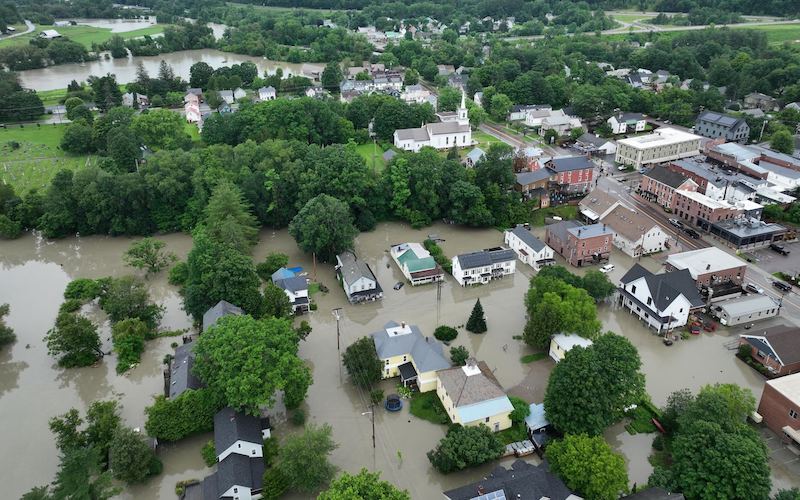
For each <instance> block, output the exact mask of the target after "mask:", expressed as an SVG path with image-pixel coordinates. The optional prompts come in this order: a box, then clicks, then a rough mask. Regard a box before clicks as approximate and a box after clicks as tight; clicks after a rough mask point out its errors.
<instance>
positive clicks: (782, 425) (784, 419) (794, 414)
mask: <svg viewBox="0 0 800 500" xmlns="http://www.w3.org/2000/svg"><path fill="white" fill-rule="evenodd" d="M757 411H758V414H759V415H761V417H763V419H764V424H765V425H766V426H767V427H769V428H770V429H771V430H772V431H773V432H775V433H776V434H777V435H779V436H781V437H782V438H783V440H784V442H787V443H792V444H795V445H800V373H795V374H793V375H787V376H785V377H780V378H776V379H773V380H767V381H766V383H764V390H763V392H762V393H761V401H760V402H759V403H758V410H757Z"/></svg>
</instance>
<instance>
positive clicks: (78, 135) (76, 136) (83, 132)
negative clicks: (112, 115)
mask: <svg viewBox="0 0 800 500" xmlns="http://www.w3.org/2000/svg"><path fill="white" fill-rule="evenodd" d="M60 144H61V149H63V150H64V151H66V152H68V153H74V154H86V153H91V152H92V151H94V142H93V141H92V127H90V126H89V125H87V124H86V123H84V122H74V123H70V124H69V125H68V126H67V129H66V130H65V131H64V135H63V136H62V137H61V143H60Z"/></svg>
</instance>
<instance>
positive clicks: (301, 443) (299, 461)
mask: <svg viewBox="0 0 800 500" xmlns="http://www.w3.org/2000/svg"><path fill="white" fill-rule="evenodd" d="M332 434H333V429H332V428H331V426H330V425H328V424H324V425H322V426H321V427H317V426H316V425H314V424H310V425H309V426H308V427H306V430H305V431H304V432H303V433H302V434H294V435H291V436H289V437H288V438H286V440H285V441H284V443H283V444H282V445H281V448H280V450H279V451H278V465H277V467H278V469H279V470H280V471H281V473H283V475H284V476H285V477H286V479H287V480H288V482H289V488H290V489H292V490H296V491H302V492H311V491H314V490H316V489H318V488H320V487H321V486H324V485H325V484H327V483H328V482H329V481H330V480H331V479H333V476H334V475H335V474H336V467H335V466H334V465H333V464H331V463H330V461H329V460H328V456H329V455H330V454H331V452H333V450H335V449H336V448H338V445H337V444H336V443H335V442H334V441H333V437H332Z"/></svg>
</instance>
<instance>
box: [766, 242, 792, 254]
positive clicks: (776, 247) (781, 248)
mask: <svg viewBox="0 0 800 500" xmlns="http://www.w3.org/2000/svg"><path fill="white" fill-rule="evenodd" d="M769 248H770V249H771V250H774V251H776V252H778V253H779V254H781V255H789V250H786V247H785V246H783V245H779V244H777V243H773V244H771V245H770V246H769Z"/></svg>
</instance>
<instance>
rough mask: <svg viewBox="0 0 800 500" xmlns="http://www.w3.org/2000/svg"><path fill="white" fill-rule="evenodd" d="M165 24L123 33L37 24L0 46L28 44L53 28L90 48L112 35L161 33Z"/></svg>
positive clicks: (81, 27)
mask: <svg viewBox="0 0 800 500" xmlns="http://www.w3.org/2000/svg"><path fill="white" fill-rule="evenodd" d="M166 27H167V25H165V24H158V25H155V26H148V27H147V28H141V29H138V30H133V31H125V32H123V33H112V32H111V29H110V28H96V27H94V26H80V25H79V26H63V27H62V26H59V27H58V28H53V27H50V26H38V25H37V29H35V30H33V31H32V32H30V33H28V34H26V35H22V36H18V37H14V38H9V39H5V40H0V47H10V46H12V45H26V44H28V43H29V42H30V41H31V40H32V39H33V38H35V37H37V36H39V33H41V32H42V30H43V29H54V30H56V31H58V32H59V33H61V34H62V35H64V36H65V37H67V38H69V39H70V40H72V41H73V42H78V43H80V44H82V45H83V46H84V47H86V48H87V49H91V48H92V43H103V42H105V41H106V40H109V39H111V37H112V36H114V35H119V36H121V37H122V38H136V37H139V36H145V35H155V34H158V33H162V32H163V31H164V28H166Z"/></svg>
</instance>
